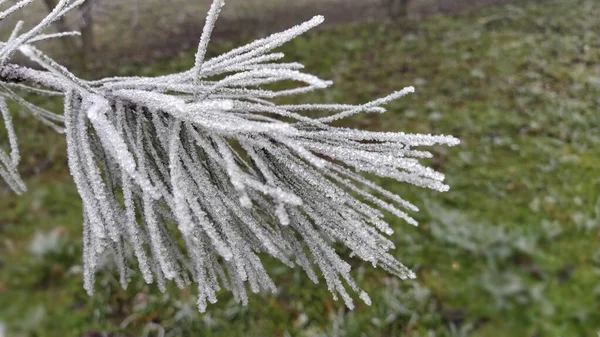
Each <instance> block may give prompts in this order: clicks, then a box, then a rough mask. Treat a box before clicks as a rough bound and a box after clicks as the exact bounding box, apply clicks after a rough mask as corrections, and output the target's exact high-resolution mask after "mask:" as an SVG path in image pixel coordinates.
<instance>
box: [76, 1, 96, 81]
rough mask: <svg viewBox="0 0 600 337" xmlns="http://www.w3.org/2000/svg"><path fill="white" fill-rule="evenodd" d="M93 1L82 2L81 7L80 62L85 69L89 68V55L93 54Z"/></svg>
mask: <svg viewBox="0 0 600 337" xmlns="http://www.w3.org/2000/svg"><path fill="white" fill-rule="evenodd" d="M93 3H94V1H93V0H88V1H86V2H84V3H83V4H82V5H81V7H80V9H79V10H80V11H81V17H82V19H83V26H82V27H81V62H82V65H83V67H84V68H85V69H87V68H89V64H88V63H89V62H90V55H92V54H93V53H94V47H95V45H94V44H95V42H94V21H93V15H92V7H93Z"/></svg>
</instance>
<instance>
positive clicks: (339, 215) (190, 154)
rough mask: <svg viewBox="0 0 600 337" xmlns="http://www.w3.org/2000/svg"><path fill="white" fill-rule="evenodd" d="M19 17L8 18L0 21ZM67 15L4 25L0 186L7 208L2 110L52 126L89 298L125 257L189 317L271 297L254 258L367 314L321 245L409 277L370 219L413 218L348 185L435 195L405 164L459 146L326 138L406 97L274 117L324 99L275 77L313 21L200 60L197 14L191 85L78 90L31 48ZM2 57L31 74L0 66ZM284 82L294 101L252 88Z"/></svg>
mask: <svg viewBox="0 0 600 337" xmlns="http://www.w3.org/2000/svg"><path fill="white" fill-rule="evenodd" d="M30 2H32V1H29V0H24V1H20V2H18V3H17V4H15V5H13V6H12V7H10V8H8V9H5V10H4V11H3V12H1V13H0V18H4V17H7V16H8V15H10V14H11V13H13V12H14V11H16V10H18V9H20V8H21V7H22V6H24V5H27V4H29V3H30ZM82 2H83V1H81V0H80V1H71V0H61V1H59V3H58V4H57V6H56V8H55V10H54V11H52V13H50V15H49V16H48V17H46V18H45V19H44V20H42V22H40V23H39V24H38V25H37V26H35V27H34V28H32V29H31V30H29V31H28V32H25V33H22V34H21V33H20V29H21V26H22V25H21V24H19V25H17V27H16V28H15V31H14V32H13V34H12V35H11V37H10V38H9V40H8V41H6V42H3V43H2V44H1V45H0V47H1V48H0V62H1V64H0V80H1V81H2V82H1V83H0V111H1V112H2V117H3V120H4V124H5V125H6V128H7V130H8V137H9V146H10V150H11V151H10V153H6V152H4V151H0V163H1V164H2V165H1V166H0V175H1V176H2V177H3V178H4V180H5V181H6V182H7V183H8V184H9V186H10V187H12V188H13V189H14V190H15V191H16V192H22V191H24V189H25V186H24V184H23V181H22V179H21V178H20V177H19V174H18V172H17V164H18V161H19V152H18V150H17V144H16V136H15V133H14V131H13V129H12V122H11V115H10V112H9V110H8V108H7V105H6V103H5V99H11V100H15V101H16V102H17V103H19V104H21V105H23V106H24V107H25V108H27V110H28V111H30V112H31V113H32V114H33V115H34V116H35V117H37V118H38V119H40V120H41V121H43V122H44V123H46V124H48V125H50V126H52V127H53V128H55V129H57V130H58V131H62V130H63V124H64V131H66V137H67V145H68V162H69V168H70V171H71V174H72V176H73V179H74V180H75V183H76V185H77V188H78V191H79V194H80V195H81V199H82V202H83V211H84V214H83V227H84V228H83V245H84V257H83V259H84V286H85V289H86V290H87V291H88V292H89V293H92V292H93V288H94V274H95V273H96V271H97V268H98V266H99V259H100V257H101V256H102V255H103V254H104V253H105V252H110V253H112V255H113V256H114V259H115V261H116V264H117V266H118V268H119V270H120V272H121V283H122V285H123V286H125V285H126V284H127V282H128V280H129V275H128V271H129V268H128V265H129V264H130V261H127V258H126V250H127V249H129V248H128V247H130V248H131V249H132V251H133V253H134V256H135V258H136V260H137V265H138V267H139V269H140V271H141V274H142V276H143V277H144V279H145V281H146V282H148V283H151V282H156V284H157V285H158V287H159V288H161V289H162V290H164V289H165V282H166V281H167V280H172V281H174V282H176V284H177V285H178V286H180V287H184V286H186V285H188V284H192V283H193V284H195V285H196V287H197V289H198V308H199V309H200V310H201V311H204V310H205V309H206V306H207V303H208V302H210V303H214V302H216V300H217V293H218V292H219V291H220V290H221V288H225V289H227V290H229V291H231V292H232V293H233V295H234V297H235V298H236V299H237V300H238V301H240V302H242V303H244V304H246V303H247V301H248V296H247V286H249V289H250V291H252V292H258V291H260V290H261V289H266V290H271V291H274V290H275V289H276V288H275V284H274V283H273V281H272V280H271V278H270V277H269V275H268V273H267V271H266V270H265V268H264V267H263V265H262V263H261V259H260V256H261V255H262V254H268V255H270V256H272V257H274V258H276V259H278V260H279V261H281V262H282V263H284V264H285V265H287V266H289V267H294V266H296V265H298V266H300V267H301V268H303V269H304V270H305V271H306V274H307V276H308V277H309V278H310V279H311V280H313V281H314V282H315V283H317V282H318V281H319V277H318V276H317V273H315V271H314V270H313V267H314V266H316V267H317V268H318V270H319V271H320V273H321V274H322V276H323V278H324V280H325V282H326V284H327V286H328V288H329V290H330V291H331V292H332V293H333V296H334V298H337V297H338V296H340V297H341V298H342V299H343V300H344V302H345V304H346V305H347V306H348V307H350V308H352V307H353V300H352V298H351V296H350V295H349V294H348V292H347V290H346V289H347V287H349V288H350V289H351V290H353V291H354V292H357V293H358V294H359V297H360V298H361V299H362V300H363V301H364V302H366V303H369V302H370V300H369V297H368V295H367V294H366V293H364V292H363V291H362V290H360V289H359V287H358V286H357V284H356V283H355V282H354V281H353V279H352V276H351V270H350V265H349V264H348V263H347V262H345V261H344V260H343V259H342V258H341V257H340V256H339V255H338V254H337V253H336V251H335V250H334V249H333V248H332V247H331V242H340V243H342V244H343V245H344V246H346V247H347V248H348V249H349V250H350V251H351V252H352V254H353V255H355V256H358V257H360V258H361V259H363V260H365V261H369V262H371V263H372V264H373V265H374V266H377V267H381V268H383V269H385V270H387V271H388V272H390V273H392V274H394V275H397V276H398V277H400V278H403V279H404V278H413V277H414V274H413V273H412V272H411V271H410V270H409V269H407V268H406V267H405V266H404V265H402V264H401V263H400V262H398V261H397V260H396V259H395V258H394V257H393V256H392V255H391V254H390V253H389V250H390V249H392V248H394V245H393V243H392V242H391V241H390V240H389V239H387V238H386V236H385V235H389V234H391V233H392V229H391V228H390V226H389V225H388V224H387V223H386V222H385V221H384V220H383V217H384V213H383V212H382V210H384V211H387V212H389V213H391V214H393V215H395V216H398V217H400V218H402V219H404V220H405V221H407V222H408V223H410V224H416V222H415V220H414V219H412V218H411V217H410V215H409V214H408V213H407V212H408V211H417V210H418V209H417V207H416V206H415V205H413V204H412V203H410V202H408V201H406V200H404V199H403V198H402V197H400V196H398V195H395V194H392V193H391V192H389V191H387V190H385V189H383V188H381V187H379V186H377V185H376V184H374V183H373V182H370V181H369V180H367V179H366V178H364V177H363V176H362V175H361V174H360V173H359V172H366V173H371V174H375V175H377V176H379V177H386V178H391V179H394V180H396V181H399V182H406V183H409V184H413V185H417V186H421V187H426V188H430V189H434V190H439V191H445V190H447V189H448V186H446V185H445V184H444V183H443V180H444V176H443V175H442V174H440V173H438V172H436V171H434V170H432V169H430V168H428V167H425V166H423V165H421V164H420V163H419V159H421V158H429V157H431V153H429V152H426V151H423V150H422V149H420V147H422V146H433V145H449V146H452V145H455V144H458V140H457V139H456V138H454V137H451V136H439V135H422V134H406V133H392V132H373V131H360V130H355V129H349V128H342V127H334V126H331V125H329V124H328V123H329V122H333V121H335V120H339V119H342V118H345V117H348V116H351V115H354V114H357V113H361V112H384V111H385V109H384V108H383V105H385V104H386V103H388V102H389V101H391V100H394V99H397V98H400V97H402V96H404V95H407V94H409V93H411V92H413V91H414V89H413V88H412V87H407V88H404V89H402V90H400V91H397V92H394V93H392V94H390V95H388V96H386V97H383V98H380V99H377V100H374V101H372V102H369V103H366V104H362V105H346V104H302V105H277V104H275V103H273V102H272V101H271V100H272V99H273V98H276V97H282V96H288V95H293V94H300V93H305V92H309V91H312V90H317V89H321V88H326V87H328V86H329V85H331V82H329V81H325V80H322V79H320V78H318V77H316V76H313V75H310V74H306V73H304V72H302V71H301V70H302V68H303V67H302V65H300V64H298V63H283V62H278V61H280V59H281V58H282V57H283V54H282V53H279V52H275V51H274V50H275V49H276V48H277V47H279V46H281V45H282V44H284V43H286V42H288V41H290V40H291V39H293V38H295V37H297V36H298V35H300V34H303V33H304V32H306V31H308V30H309V29H311V28H313V27H315V26H317V25H319V24H320V23H321V22H323V17H321V16H316V17H314V18H313V19H311V20H309V21H307V22H304V23H302V24H299V25H297V26H295V27H292V28H290V29H288V30H286V31H283V32H280V33H277V34H273V35H271V36H269V37H266V38H263V39H259V40H256V41H254V42H252V43H249V44H247V45H245V46H242V47H238V48H235V49H233V50H231V51H229V52H227V53H225V54H222V55H220V56H217V57H213V58H210V59H205V56H206V48H207V46H208V42H209V39H210V35H211V32H212V30H213V27H214V25H215V22H216V19H217V16H218V14H219V12H220V10H221V7H222V6H223V1H222V0H215V1H214V2H213V3H212V6H211V8H210V10H209V12H208V16H207V18H206V24H205V27H204V30H203V32H202V37H201V39H200V43H199V46H198V51H197V53H196V55H195V63H194V66H193V67H192V68H191V69H190V70H188V71H184V72H181V73H177V74H171V75H166V76H159V77H112V78H106V79H102V80H98V81H85V80H82V79H79V78H77V77H76V76H75V75H73V74H72V73H70V72H69V71H68V70H67V69H66V68H64V67H63V66H61V65H59V64H57V63H56V62H55V61H53V60H52V59H51V58H50V57H48V56H46V55H45V54H43V53H42V52H41V51H40V50H39V49H37V48H36V47H35V46H34V44H35V42H37V41H40V40H45V39H49V38H60V37H61V36H65V34H61V35H56V34H54V35H52V34H47V35H44V34H42V31H43V30H44V29H45V28H46V27H47V26H48V25H50V24H51V23H52V22H53V21H54V20H56V19H57V18H59V17H60V16H62V15H64V14H65V13H66V12H68V11H69V10H70V9H72V8H73V7H75V6H77V5H79V4H81V3H82ZM17 50H18V51H20V52H22V53H23V54H25V55H26V56H28V57H29V58H30V59H32V60H33V61H35V62H37V63H38V64H39V65H40V66H42V67H44V68H45V69H46V71H38V70H33V69H29V68H25V67H21V66H18V65H15V64H11V63H10V62H9V61H10V60H9V58H10V56H11V55H12V54H13V53H14V52H15V51H17ZM289 80H292V81H295V82H297V83H299V86H298V87H297V88H295V89H284V90H269V89H264V88H261V86H262V85H264V84H269V83H274V82H278V81H289ZM23 89H24V90H28V91H31V92H33V93H37V94H44V95H57V94H60V95H64V102H65V103H64V115H56V114H54V113H52V112H49V111H46V110H44V109H42V108H40V107H37V106H35V105H33V104H31V103H29V102H27V101H26V100H24V99H23V98H21V97H19V96H18V95H17V94H16V93H15V91H19V90H23ZM310 111H331V112H332V114H331V115H330V116H328V117H321V118H310V117H307V116H306V115H305V113H306V112H310ZM282 118H286V119H287V120H289V119H293V120H294V122H284V121H283V119H282ZM365 187H366V188H365ZM246 283H247V284H246Z"/></svg>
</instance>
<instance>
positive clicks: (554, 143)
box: [0, 0, 600, 337]
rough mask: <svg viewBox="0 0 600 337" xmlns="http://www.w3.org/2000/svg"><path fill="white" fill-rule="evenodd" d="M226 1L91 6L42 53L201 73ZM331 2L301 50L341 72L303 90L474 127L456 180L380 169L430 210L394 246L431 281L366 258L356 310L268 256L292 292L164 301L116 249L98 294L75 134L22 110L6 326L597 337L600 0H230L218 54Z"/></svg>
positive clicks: (4, 283) (403, 125)
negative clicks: (386, 100)
mask: <svg viewBox="0 0 600 337" xmlns="http://www.w3.org/2000/svg"><path fill="white" fill-rule="evenodd" d="M53 3H54V0H38V1H37V3H36V4H34V5H32V6H31V7H29V8H27V11H25V12H23V13H21V14H22V15H21V17H20V18H21V19H24V20H26V22H29V23H30V24H31V23H34V22H37V20H39V18H41V17H43V15H44V13H46V12H47V10H48V6H52V5H53ZM209 4H210V2H209V1H206V0H203V1H199V0H196V1H191V0H120V1H117V0H96V1H91V0H89V1H88V2H87V5H86V6H85V7H82V8H81V9H80V11H79V12H76V13H73V15H71V16H69V17H67V18H66V19H65V20H64V21H63V22H60V23H59V24H57V25H56V26H55V27H54V29H56V30H71V29H76V30H81V31H82V33H83V34H82V36H81V37H78V38H72V39H65V40H64V41H60V42H53V43H52V44H47V45H44V46H42V48H43V49H44V50H46V51H48V53H49V54H50V55H51V56H53V57H55V58H56V59H58V60H60V61H61V62H63V63H65V64H68V65H69V66H70V67H71V68H72V69H73V70H74V72H75V73H76V74H77V75H79V76H81V77H83V78H98V77H102V76H106V75H145V76H150V75H160V74H167V73H172V72H175V71H182V70H186V69H188V68H189V67H190V66H192V65H193V58H194V53H195V47H196V45H197V43H198V39H199V36H200V33H201V30H202V26H203V24H204V17H205V15H206V9H207V8H208V6H209ZM317 14H323V15H325V18H326V24H325V25H323V26H321V27H319V28H317V29H315V30H313V31H311V32H309V33H307V34H306V35H304V36H302V37H300V38H298V39H296V40H294V41H292V42H291V43H289V44H287V45H285V46H283V47H282V48H281V51H283V52H285V53H286V60H288V61H291V60H293V61H297V62H300V63H303V64H305V65H306V71H307V72H309V73H313V74H316V75H318V76H320V77H322V78H326V79H331V80H333V81H334V82H335V84H334V86H333V87H331V88H329V89H326V90H323V91H321V92H314V93H311V94H306V95H302V96H299V97H294V98H293V100H294V101H296V102H300V101H305V102H309V101H310V102H345V103H362V102H365V101H368V100H371V99H374V98H377V97H381V96H383V95H385V94H387V93H389V92H391V91H394V90H397V89H400V88H403V87H405V86H408V85H414V86H415V88H416V93H415V94H412V95H410V96H407V97H404V98H402V99H401V100H399V101H396V102H394V103H392V104H390V107H389V109H388V110H389V111H388V112H387V113H386V114H383V115H359V116H355V117H353V118H350V119H348V120H346V121H345V122H344V123H345V124H344V125H345V126H350V127H357V128H362V129H369V130H381V131H405V132H420V133H437V134H439V133H442V134H452V135H455V136H457V137H459V138H460V139H461V140H462V143H461V145H459V146H457V147H454V148H450V149H447V148H442V147H440V148H436V149H435V150H434V151H435V158H434V159H432V160H430V161H429V163H428V164H429V165H431V166H432V167H434V168H436V169H437V170H439V171H441V172H443V173H445V174H446V176H447V181H448V183H449V185H450V186H451V190H450V191H449V192H446V193H434V192H431V191H425V190H422V189H419V188H416V187H413V186H406V185H402V184H398V183H392V182H390V181H387V180H383V179H380V180H378V183H379V184H381V185H383V186H384V187H386V188H387V189H389V190H391V191H393V192H396V193H399V194H401V195H403V196H405V197H406V198H407V199H409V200H412V201H413V202H414V203H415V204H417V205H418V206H419V207H420V208H421V211H420V212H419V213H418V214H414V215H415V216H416V218H417V219H418V220H419V222H420V226H419V227H412V226H410V225H408V224H406V223H403V222H401V221H399V220H398V219H395V218H394V217H393V216H391V215H390V216H389V217H388V218H387V219H388V221H389V222H390V223H392V226H393V228H394V230H395V233H394V234H393V235H392V237H391V238H392V240H393V241H394V242H396V244H397V248H396V250H394V252H393V254H394V255H395V256H396V257H397V258H398V259H399V260H400V261H402V262H403V263H404V264H406V265H408V266H409V267H411V268H413V270H415V272H416V273H417V276H418V277H417V279H416V280H414V281H401V280H399V279H397V278H394V277H391V276H389V275H387V274H386V273H385V272H384V271H382V270H379V269H374V268H373V267H372V266H371V265H370V264H368V263H363V262H361V261H359V260H356V259H351V258H348V260H349V261H350V262H351V264H352V265H353V269H354V272H353V275H354V276H355V277H356V279H357V281H358V283H359V285H360V286H361V287H363V288H364V289H365V290H367V291H368V292H369V294H370V296H371V298H372V300H373V304H372V305H371V306H367V305H365V304H362V303H359V302H358V301H357V308H356V309H355V310H353V311H348V310H347V309H346V308H345V307H344V305H343V303H342V302H340V301H337V302H336V301H333V300H332V298H331V295H330V294H329V292H328V291H327V289H326V286H325V285H324V284H320V285H314V284H312V282H311V281H309V280H308V279H307V278H306V277H305V276H304V274H303V272H302V271H300V270H299V269H296V270H289V269H287V267H284V266H282V265H280V264H278V263H276V262H273V261H271V260H269V259H268V258H265V261H266V262H265V263H266V265H267V267H268V270H269V272H270V273H271V275H273V279H274V281H275V284H277V285H278V287H279V289H278V292H277V294H257V295H252V296H251V298H250V304H249V306H248V307H242V306H240V305H238V304H237V303H235V302H234V301H233V299H232V298H231V296H230V295H228V294H222V295H221V296H220V298H219V302H218V303H217V304H215V305H212V306H210V307H209V309H208V312H207V313H205V314H200V313H198V311H197V309H196V307H195V298H194V290H193V289H184V290H179V289H177V288H176V287H175V286H174V285H171V286H170V290H169V291H168V292H167V293H165V294H162V293H160V292H159V291H158V289H156V287H155V286H153V285H150V286H148V285H145V284H144V282H143V280H142V279H141V277H139V275H136V276H134V278H133V281H132V283H130V285H129V288H128V289H127V290H124V289H122V288H121V287H120V286H119V284H118V279H117V278H116V275H117V273H116V271H115V270H114V269H115V268H114V266H112V265H111V264H110V263H108V262H107V263H106V265H105V266H104V267H103V270H104V271H103V272H102V273H100V274H98V275H97V284H96V293H95V295H93V296H91V297H90V296H88V295H87V294H86V293H85V291H84V290H83V287H82V275H81V272H82V267H81V253H82V248H81V222H82V215H81V203H80V199H79V196H78V194H77V191H76V188H75V185H74V184H73V182H72V180H71V177H70V175H69V172H68V169H67V164H66V152H65V140H64V138H63V136H61V135H57V134H55V133H53V131H51V130H49V129H47V128H46V127H45V126H44V125H41V124H40V123H37V122H36V121H34V120H32V119H30V118H27V117H26V116H25V114H16V115H15V116H14V119H15V124H16V128H17V135H18V136H19V139H20V141H21V144H20V145H21V146H20V149H21V152H22V156H23V160H22V164H21V172H22V173H23V175H24V176H25V177H26V182H27V185H28V188H29V191H28V192H27V193H26V194H24V195H23V196H20V197H17V196H15V195H13V194H12V193H11V192H10V191H9V190H8V188H7V186H5V185H1V184H0V337H8V336H10V337H12V336H80V337H99V336H111V337H117V336H119V337H121V336H122V337H128V336H340V337H341V336H486V337H489V336H526V337H542V336H596V334H597V332H599V331H600V286H599V282H598V280H599V278H600V275H599V274H600V245H599V243H600V236H599V223H600V2H598V1H597V0H521V1H518V0H515V1H501V0H462V1H458V0H457V1H452V0H408V1H407V0H360V1H358V0H356V1H354V0H244V1H242V0H228V1H227V5H226V7H225V9H224V12H223V15H222V17H221V18H220V19H219V22H218V23H217V29H216V32H215V35H214V38H213V41H212V44H211V46H210V49H209V53H210V54H211V55H217V54H219V53H222V52H224V51H227V50H229V49H231V48H233V47H235V46H237V45H239V44H242V43H244V42H247V41H250V40H252V39H254V38H257V37H262V36H265V35H267V34H269V33H273V32H277V31H279V30H281V29H284V28H287V27H290V26H293V25H295V24H297V23H300V22H301V21H303V20H305V19H308V18H310V17H312V16H313V15H317ZM11 19H13V18H12V17H11ZM16 19H18V17H15V18H14V19H13V21H11V22H8V21H7V22H2V23H1V25H0V34H4V35H6V34H10V31H11V30H12V28H13V27H14V23H15V21H14V20H16ZM28 99H30V100H31V101H34V102H40V99H39V98H37V97H28ZM43 104H45V105H46V106H47V107H48V108H52V109H55V110H56V111H60V109H61V105H60V101H45V102H43ZM12 108H13V109H15V110H13V111H16V110H17V108H16V107H12ZM0 129H1V130H0V139H6V138H5V136H6V134H5V133H4V132H5V131H4V129H3V128H0ZM0 145H4V143H0ZM340 253H341V254H342V256H345V257H347V254H345V253H344V251H343V250H342V249H340Z"/></svg>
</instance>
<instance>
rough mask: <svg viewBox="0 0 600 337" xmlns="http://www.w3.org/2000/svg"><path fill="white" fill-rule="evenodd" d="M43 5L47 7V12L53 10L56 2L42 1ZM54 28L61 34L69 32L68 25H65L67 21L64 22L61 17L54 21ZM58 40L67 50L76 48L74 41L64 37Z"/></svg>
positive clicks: (52, 0) (50, 0)
mask: <svg viewBox="0 0 600 337" xmlns="http://www.w3.org/2000/svg"><path fill="white" fill-rule="evenodd" d="M44 3H46V7H48V11H52V10H53V9H54V7H56V4H57V3H58V0H44ZM54 26H55V27H56V29H57V30H58V31H59V32H61V33H62V32H68V31H70V30H71V29H70V28H69V25H68V24H67V21H65V18H64V17H62V16H61V17H60V18H58V20H56V21H54ZM59 40H60V41H61V42H62V43H63V44H64V46H65V48H67V50H74V49H75V48H76V44H75V41H74V40H73V38H71V37H68V36H65V37H62V38H60V39H59Z"/></svg>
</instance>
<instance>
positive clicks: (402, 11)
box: [385, 0, 410, 19]
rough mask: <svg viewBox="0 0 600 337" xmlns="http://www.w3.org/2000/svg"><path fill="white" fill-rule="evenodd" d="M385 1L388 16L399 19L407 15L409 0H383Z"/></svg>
mask: <svg viewBox="0 0 600 337" xmlns="http://www.w3.org/2000/svg"><path fill="white" fill-rule="evenodd" d="M385 2H386V6H387V10H388V14H389V16H390V18H392V19H400V18H405V17H407V16H408V4H409V3H410V0H385Z"/></svg>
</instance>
